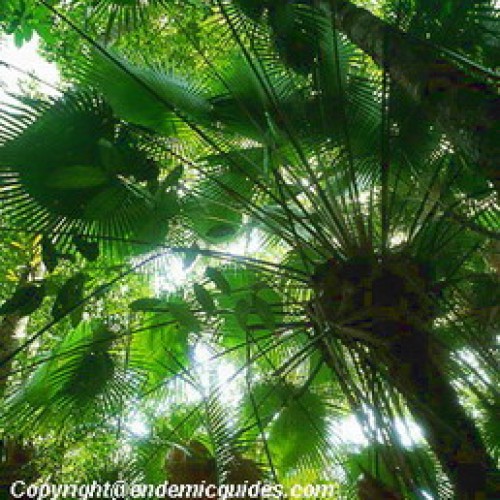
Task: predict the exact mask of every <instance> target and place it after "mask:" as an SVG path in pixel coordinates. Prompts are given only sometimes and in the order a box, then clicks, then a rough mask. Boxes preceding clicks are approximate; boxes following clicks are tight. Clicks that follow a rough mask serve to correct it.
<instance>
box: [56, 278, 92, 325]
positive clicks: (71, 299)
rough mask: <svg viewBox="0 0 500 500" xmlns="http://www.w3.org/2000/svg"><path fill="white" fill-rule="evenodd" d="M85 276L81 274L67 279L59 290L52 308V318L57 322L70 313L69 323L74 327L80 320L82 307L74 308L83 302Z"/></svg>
mask: <svg viewBox="0 0 500 500" xmlns="http://www.w3.org/2000/svg"><path fill="white" fill-rule="evenodd" d="M86 280H87V276H86V275H85V274H83V273H78V274H77V275H75V276H73V277H71V278H69V279H68V280H67V281H66V282H65V283H64V285H63V286H62V287H61V289H60V290H59V293H58V294H57V297H56V300H55V302H54V305H53V307H52V317H53V318H54V319H55V320H57V319H60V318H62V317H63V316H65V315H66V314H67V313H68V312H70V311H71V323H72V325H73V326H76V325H77V324H78V323H79V322H80V321H81V318H82V314H83V306H80V307H76V306H77V305H78V303H79V302H82V300H83V292H84V288H85V281H86Z"/></svg>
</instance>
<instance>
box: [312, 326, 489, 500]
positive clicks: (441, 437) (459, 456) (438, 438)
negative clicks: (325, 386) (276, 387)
mask: <svg viewBox="0 0 500 500" xmlns="http://www.w3.org/2000/svg"><path fill="white" fill-rule="evenodd" d="M384 326H385V327H387V325H384ZM349 340H351V339H349ZM319 348H320V350H321V352H322V355H323V358H324V360H325V363H326V364H327V365H328V366H330V367H332V368H333V370H334V371H335V361H334V360H333V359H332V357H331V354H330V353H331V350H330V348H329V347H328V341H327V340H324V341H323V345H322V346H319ZM373 349H374V351H373V352H374V355H375V359H377V361H378V363H379V364H380V366H381V367H383V368H382V372H381V373H383V376H384V377H385V378H386V380H387V381H388V383H389V384H390V385H391V386H393V387H395V388H396V389H397V390H398V391H399V392H400V393H401V394H402V395H403V397H404V398H405V400H406V402H407V405H408V407H409V409H410V411H411V413H412V415H413V417H414V418H415V420H416V421H417V423H418V424H419V425H420V426H421V427H422V429H423V432H424V434H425V437H426V439H427V442H428V443H429V446H430V447H431V449H432V450H433V452H434V453H435V455H436V457H437V458H438V460H439V462H440V463H441V465H442V467H443V469H444V471H445V472H446V474H447V475H448V477H449V478H450V480H451V482H452V484H453V487H454V489H455V494H456V498H457V499H458V500H485V499H486V498H487V497H486V496H485V495H486V491H487V489H488V482H487V479H488V478H487V473H488V471H493V470H494V468H495V465H494V463H493V461H492V459H491V458H490V456H489V454H488V452H487V451H486V447H485V445H484V443H483V441H482V438H481V436H480V435H479V432H478V430H477V429H476V427H475V425H474V423H473V422H472V420H471V419H470V418H469V416H468V415H467V413H466V412H465V411H464V409H463V407H462V406H461V405H460V403H459V401H458V398H457V395H456V393H455V390H454V389H453V387H452V385H451V384H450V381H449V378H448V377H447V375H446V373H445V372H444V371H443V369H442V368H441V366H440V365H439V364H438V363H437V362H436V360H435V359H433V358H434V357H433V355H432V352H431V351H432V348H431V347H430V344H429V342H428V341H427V336H426V335H425V334H424V333H423V332H418V331H413V332H412V333H409V332H406V334H405V335H404V336H402V337H401V339H400V341H399V342H394V343H392V345H391V346H390V347H389V348H387V347H380V348H379V347H377V348H373Z"/></svg>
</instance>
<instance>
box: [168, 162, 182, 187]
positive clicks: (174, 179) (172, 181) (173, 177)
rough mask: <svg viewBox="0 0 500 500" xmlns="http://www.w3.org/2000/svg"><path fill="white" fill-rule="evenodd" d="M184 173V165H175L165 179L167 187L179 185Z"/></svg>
mask: <svg viewBox="0 0 500 500" xmlns="http://www.w3.org/2000/svg"><path fill="white" fill-rule="evenodd" d="M183 175H184V166H183V165H179V166H178V167H175V168H174V169H173V170H172V172H170V173H169V174H168V175H167V178H166V179H165V182H164V185H165V186H166V187H170V186H172V187H173V186H177V184H178V183H179V181H180V180H181V178H182V176H183Z"/></svg>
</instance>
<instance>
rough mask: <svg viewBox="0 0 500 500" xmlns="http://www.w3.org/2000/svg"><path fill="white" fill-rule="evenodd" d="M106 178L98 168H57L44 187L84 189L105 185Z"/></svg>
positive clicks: (81, 166) (83, 166) (84, 166)
mask: <svg viewBox="0 0 500 500" xmlns="http://www.w3.org/2000/svg"><path fill="white" fill-rule="evenodd" d="M108 180H109V179H108V176H107V175H106V173H105V172H103V171H102V170H100V169H99V168H96V167H93V166H86V165H80V166H78V165H76V166H71V167H63V168H59V169H57V170H56V171H54V173H52V174H51V175H50V177H49V178H48V179H47V181H46V186H47V187H50V188H57V189H85V188H94V187H100V186H103V185H105V184H106V183H107V182H108Z"/></svg>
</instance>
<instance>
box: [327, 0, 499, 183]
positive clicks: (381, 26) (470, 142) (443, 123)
mask: <svg viewBox="0 0 500 500" xmlns="http://www.w3.org/2000/svg"><path fill="white" fill-rule="evenodd" d="M329 3H330V5H331V7H332V9H333V11H334V12H335V19H336V26H337V29H339V31H342V32H343V33H344V34H345V35H346V36H347V37H348V38H349V39H350V40H351V42H352V43H354V44H355V45H357V46H358V47H359V48H360V49H361V50H363V51H364V52H366V53H367V54H368V55H370V56H371V57H372V59H373V60H374V61H375V62H376V63H377V64H378V65H379V66H380V67H382V68H386V70H387V71H388V73H389V75H390V76H391V78H392V79H393V80H394V81H395V82H397V83H398V84H399V85H400V86H401V87H402V88H403V89H404V90H405V91H406V92H407V93H408V94H409V95H410V96H411V97H412V98H413V99H414V100H415V101H416V102H417V103H418V104H419V105H421V106H422V108H423V109H424V111H425V112H426V114H427V116H428V117H429V119H430V120H431V121H433V122H435V123H436V124H437V125H438V126H439V127H440V128H441V129H442V130H443V131H444V132H445V134H446V135H447V136H448V138H449V139H450V141H451V142H452V143H453V144H454V146H455V147H456V148H458V149H459V150H461V151H462V152H463V153H464V154H465V155H466V156H467V157H468V158H469V159H471V160H472V161H473V162H474V163H475V164H476V165H477V167H478V169H479V170H480V172H481V173H482V174H483V175H484V176H485V177H486V178H487V179H489V180H490V181H491V182H493V183H494V185H495V186H496V187H497V188H498V187H499V186H500V174H499V170H498V166H497V161H498V158H499V157H500V147H499V145H500V139H499V137H498V135H499V134H498V132H499V130H498V125H497V120H498V117H499V116H500V100H499V99H498V93H497V92H496V91H495V89H494V88H492V87H491V86H490V85H488V84H487V83H485V82H484V81H481V80H478V79H476V78H475V77H473V76H471V75H469V74H467V73H465V72H464V71H462V70H461V69H460V68H458V67H457V66H455V65H454V64H452V63H451V62H450V61H448V60H446V59H444V58H443V57H442V56H440V55H439V54H438V53H436V51H435V50H434V49H433V48H432V47H431V46H430V45H429V44H427V43H425V42H421V41H419V40H415V39H413V38H410V36H409V35H407V34H406V33H405V32H403V31H401V30H400V29H398V28H395V27H394V26H391V25H389V24H387V23H386V22H384V21H382V20H380V19H379V18H377V17H376V16H374V15H373V14H371V13H370V12H369V11H367V10H366V9H362V8H360V7H357V6H356V5H354V4H353V3H351V2H349V1H346V0H329Z"/></svg>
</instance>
